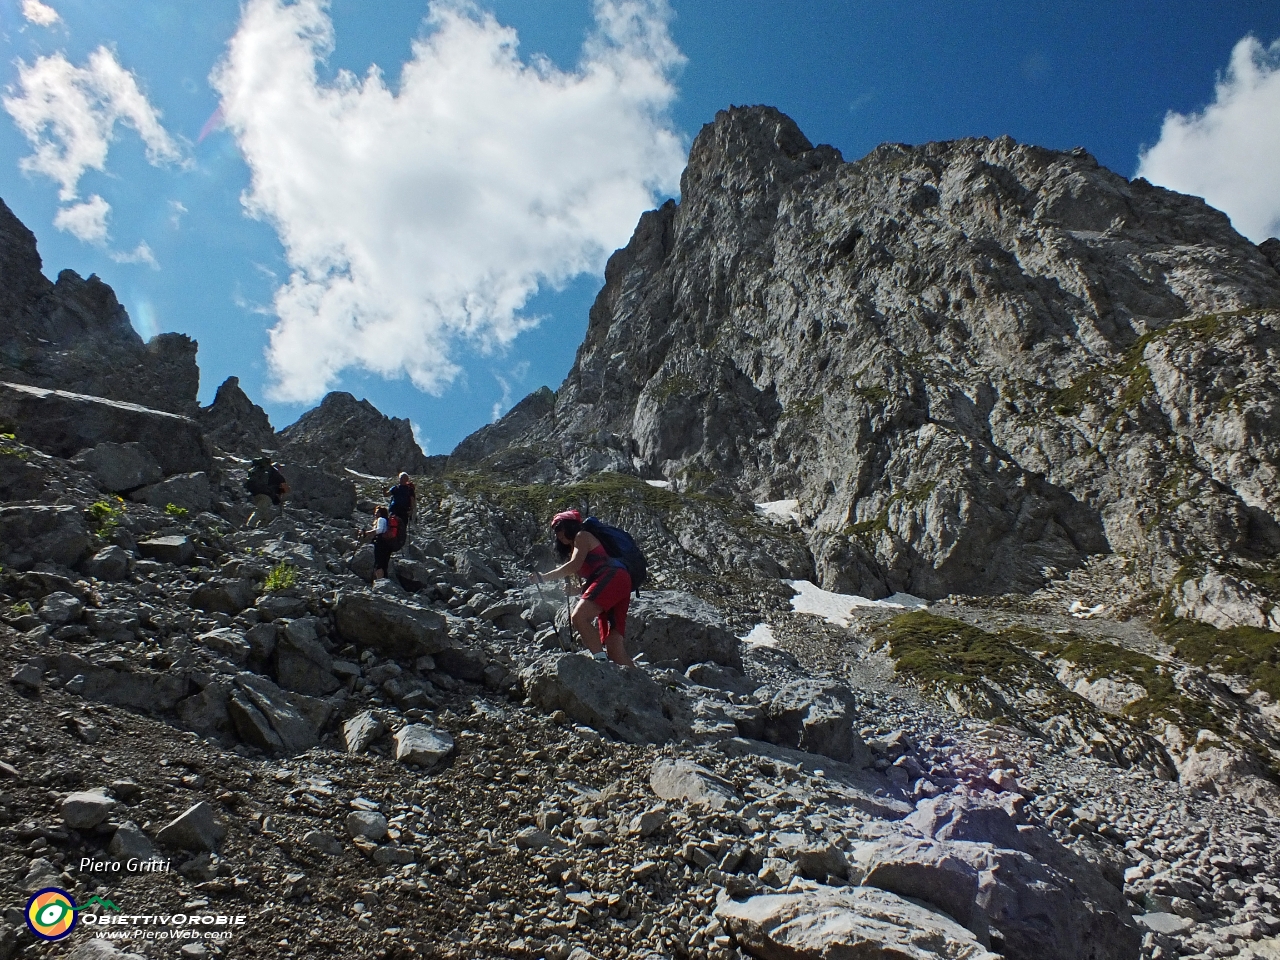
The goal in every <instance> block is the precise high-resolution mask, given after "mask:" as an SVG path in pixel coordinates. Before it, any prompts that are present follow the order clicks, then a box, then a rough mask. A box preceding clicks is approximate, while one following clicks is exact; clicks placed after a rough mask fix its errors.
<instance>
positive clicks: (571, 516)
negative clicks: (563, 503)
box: [551, 510, 582, 530]
mask: <svg viewBox="0 0 1280 960" xmlns="http://www.w3.org/2000/svg"><path fill="white" fill-rule="evenodd" d="M568 522H573V523H581V522H582V514H581V513H579V512H578V511H577V510H565V511H563V512H561V513H557V514H556V515H555V516H554V517H552V518H551V529H552V530H554V529H555V528H556V527H558V526H560V524H562V523H568Z"/></svg>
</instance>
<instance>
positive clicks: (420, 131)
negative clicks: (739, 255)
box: [212, 0, 684, 401]
mask: <svg viewBox="0 0 1280 960" xmlns="http://www.w3.org/2000/svg"><path fill="white" fill-rule="evenodd" d="M594 12H595V26H594V28H593V31H592V33H591V35H590V36H589V37H588V39H587V41H586V43H585V44H584V46H583V50H582V56H581V60H580V62H579V64H578V66H577V67H576V68H575V69H573V70H571V71H563V70H560V69H558V68H557V67H555V66H554V65H553V64H551V63H550V62H549V61H547V60H546V59H545V58H537V57H535V58H532V59H530V60H527V61H526V60H522V59H521V58H520V57H519V55H518V51H517V45H518V38H517V36H516V34H515V32H514V31H513V30H511V29H509V28H507V27H504V26H502V25H500V24H499V23H498V22H497V21H496V20H495V19H494V18H493V17H492V16H491V15H489V14H487V13H484V12H481V11H480V10H479V9H477V8H476V7H475V6H473V5H471V4H468V3H464V2H460V0H450V2H446V0H436V2H434V3H432V4H431V5H430V7H429V13H428V17H427V23H426V27H427V31H426V32H425V33H424V35H423V36H422V37H421V38H420V39H419V40H417V41H416V42H415V43H414V44H413V48H412V56H411V57H410V59H409V61H408V62H407V63H406V64H404V65H403V67H402V69H401V73H400V78H399V83H398V84H397V85H395V86H394V87H392V86H391V85H389V84H388V83H387V81H386V79H385V78H384V76H383V75H382V73H381V72H380V71H379V70H378V69H377V68H376V67H375V68H372V69H370V71H369V72H368V73H367V74H366V75H365V76H363V77H356V76H354V75H352V74H350V73H346V72H342V73H340V74H339V75H338V76H337V77H336V79H334V80H333V81H332V82H328V81H324V80H322V79H320V78H319V76H318V69H317V67H318V64H320V63H321V62H322V61H323V60H324V58H325V57H326V56H328V54H329V53H330V51H331V50H332V49H333V45H334V32H333V25H332V22H331V21H330V19H329V17H328V14H327V8H326V4H325V3H324V2H323V0H297V2H294V3H289V4H286V3H284V2H281V0H248V2H247V3H246V4H245V6H244V7H243V13H242V17H241V21H240V24H239V27H238V29H237V31H236V34H235V36H234V37H233V38H232V40H231V42H230V43H229V45H228V49H227V53H226V56H225V58H224V60H223V61H222V63H220V64H219V66H218V68H217V69H216V70H215V72H214V74H213V78H212V80H213V83H214V85H215V87H216V89H217V90H218V92H219V93H220V95H221V98H222V110H223V119H224V123H225V125H226V127H227V129H228V130H229V131H230V132H231V133H232V134H233V135H234V136H235V138H236V141H237V143H238V144H239V147H240V149H241V151H242V153H243V155H244V157H245V159H246V161H247V163H248V165H249V168H250V170H251V173H252V181H251V186H250V188H249V190H248V191H247V192H246V194H245V197H244V202H245V204H246V207H247V209H248V211H249V212H250V213H251V214H252V215H253V216H256V217H259V218H261V219H263V220H265V221H267V222H269V223H271V224H272V225H273V226H274V228H275V229H276V231H277V233H278V235H279V237H280V240H281V242H282V244H283V245H284V249H285V256H286V258H287V260H288V263H289V267H290V276H289V278H288V280H287V281H286V282H285V283H283V284H282V285H281V286H280V287H279V288H278V289H277V291H276V294H275V301H274V306H275V310H276V314H277V317H278V321H277V323H276V325H275V326H274V328H273V329H272V330H271V335H270V345H269V348H268V360H269V363H270V366H271V369H272V372H273V376H274V378H275V383H274V387H273V395H274V396H275V397H276V398H278V399H283V400H292V401H307V400H312V399H314V398H315V397H317V396H319V395H320V394H322V393H323V392H324V391H325V390H326V389H327V388H328V387H329V386H331V385H332V383H333V382H334V380H335V379H336V378H337V377H338V375H339V374H340V373H341V371H342V370H343V369H345V368H348V367H359V368H363V369H365V370H368V371H371V372H374V373H377V374H380V375H382V376H386V377H396V376H401V375H408V376H409V377H410V378H411V379H412V381H413V383H414V384H415V385H416V386H418V387H419V388H420V389H423V390H427V391H431V392H437V393H438V392H440V391H441V390H442V389H443V388H444V387H445V386H446V385H447V384H448V383H449V382H450V381H451V380H452V379H453V378H454V377H455V376H456V375H457V373H458V366H457V364H456V363H455V361H454V360H453V359H452V358H451V353H452V351H453V350H454V349H456V348H457V346H458V345H459V343H460V342H462V343H465V344H466V345H468V346H470V347H473V348H477V349H480V350H491V349H495V348H500V347H502V346H504V345H506V344H509V343H510V342H511V341H512V340H513V339H514V338H515V336H516V335H517V334H518V333H519V332H520V331H521V330H522V329H525V328H526V327H527V326H529V325H530V323H531V321H529V320H528V319H527V318H523V317H522V316H521V314H520V311H521V309H522V308H523V306H524V304H525V303H526V302H527V300H528V298H529V297H530V296H531V295H532V294H533V293H534V292H535V291H536V290H537V289H538V288H539V286H541V285H544V284H550V285H559V284H562V283H564V282H565V281H567V280H568V279H569V278H571V277H573V276H574V275H576V274H578V273H581V272H584V271H599V270H600V269H601V268H602V267H603V264H604V260H605V258H606V257H607V256H608V253H609V252H610V251H611V250H613V249H614V248H615V247H617V246H619V245H621V244H622V243H624V242H625V241H626V239H627V237H628V236H629V234H630V232H631V230H632V229H633V227H634V226H635V222H636V219H637V217H638V215H639V214H640V212H642V211H643V210H645V209H647V208H648V207H650V206H652V205H653V202H654V199H655V196H656V195H659V194H661V193H663V192H671V191H674V190H675V189H676V187H677V184H678V178H679V173H680V170H681V167H682V166H683V160H684V151H683V146H682V143H681V139H680V137H679V136H678V134H676V132H675V131H674V130H673V129H672V127H671V125H670V122H669V119H668V115H667V110H668V108H669V106H670V104H671V102H672V100H673V98H674V97H675V92H676V91H675V86H674V83H673V75H674V72H675V71H676V70H677V69H678V67H679V65H680V64H681V63H682V62H683V57H682V56H681V54H680V52H679V50H677V49H676V47H675V45H674V43H673V42H672V40H671V38H670V36H669V34H668V31H667V23H668V20H669V17H670V12H669V10H668V8H667V6H666V3H665V0H596V3H595V8H594Z"/></svg>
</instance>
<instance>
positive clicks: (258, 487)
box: [244, 457, 289, 527]
mask: <svg viewBox="0 0 1280 960" xmlns="http://www.w3.org/2000/svg"><path fill="white" fill-rule="evenodd" d="M244 488H245V490H247V491H248V492H249V494H250V495H251V496H252V497H253V513H251V514H249V519H248V520H246V521H245V526H246V527H256V526H259V525H260V524H261V523H262V522H263V521H266V522H267V523H270V522H271V520H272V517H271V513H272V507H275V508H277V515H281V514H283V513H284V507H283V506H281V503H282V501H283V500H284V498H285V496H286V495H287V494H288V492H289V484H288V483H287V482H286V481H285V478H284V474H283V473H281V472H280V464H278V463H272V462H271V458H270V457H258V459H256V460H254V461H253V463H251V464H250V465H249V477H248V479H247V480H245V482H244Z"/></svg>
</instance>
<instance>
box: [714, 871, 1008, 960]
mask: <svg viewBox="0 0 1280 960" xmlns="http://www.w3.org/2000/svg"><path fill="white" fill-rule="evenodd" d="M715 915H716V919H718V920H719V921H720V922H721V923H722V924H724V926H725V928H726V929H727V930H728V931H729V932H730V933H731V934H732V936H733V937H734V939H735V940H736V941H737V942H738V943H739V944H740V945H741V946H742V947H743V948H745V950H746V951H747V953H749V954H750V955H751V956H754V957H763V958H766V960H773V958H778V960H781V958H784V957H785V958H787V960H830V958H836V957H849V958H854V957H866V958H867V960H872V958H885V960H889V958H895V960H896V958H898V957H903V958H906V957H911V958H917V957H918V958H921V960H923V958H924V957H939V958H944V960H997V954H994V953H991V952H990V951H989V950H987V949H986V948H985V947H983V946H982V944H980V943H979V942H978V941H977V939H976V938H975V937H974V936H973V934H972V933H970V932H969V931H968V930H966V929H965V928H964V927H962V926H960V925H959V924H958V923H956V922H955V921H954V920H952V919H950V918H949V917H946V916H944V915H943V914H941V913H936V912H934V911H932V910H929V909H927V908H925V907H922V906H920V905H918V904H915V903H912V902H911V901H909V900H904V899H903V898H902V897H898V896H895V895H894V894H892V893H886V892H885V891H883V890H874V889H870V888H867V887H854V888H853V889H850V890H815V891H812V892H806V893H787V894H772V895H766V896H758V897H752V898H751V899H749V900H747V901H745V902H743V903H738V902H736V901H734V900H727V901H726V902H725V903H723V904H721V905H720V906H719V907H717V908H716V913H715Z"/></svg>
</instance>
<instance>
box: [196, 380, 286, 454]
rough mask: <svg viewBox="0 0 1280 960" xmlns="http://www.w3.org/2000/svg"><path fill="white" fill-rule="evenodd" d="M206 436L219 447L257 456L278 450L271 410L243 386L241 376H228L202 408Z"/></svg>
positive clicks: (201, 425)
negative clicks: (267, 409)
mask: <svg viewBox="0 0 1280 960" xmlns="http://www.w3.org/2000/svg"><path fill="white" fill-rule="evenodd" d="M197 419H198V421H199V423H200V428H201V429H202V430H204V433H205V436H207V437H208V438H209V440H210V441H211V442H212V443H213V444H214V446H216V447H218V448H219V449H222V450H226V451H227V452H228V453H238V454H240V455H241V456H245V457H256V456H258V455H260V454H261V452H262V451H263V450H274V449H275V446H276V432H275V430H273V429H272V428H271V420H270V418H268V416H267V412H266V411H265V410H263V409H262V408H261V407H260V406H258V405H257V404H256V403H254V402H253V401H252V400H250V399H249V397H248V395H247V394H246V393H245V392H244V391H243V390H242V389H240V378H239V377H227V379H226V380H224V381H223V382H222V386H220V387H219V388H218V392H217V394H216V395H215V396H214V398H213V403H211V404H209V406H207V407H201V408H200V414H199V417H198V418H197Z"/></svg>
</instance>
